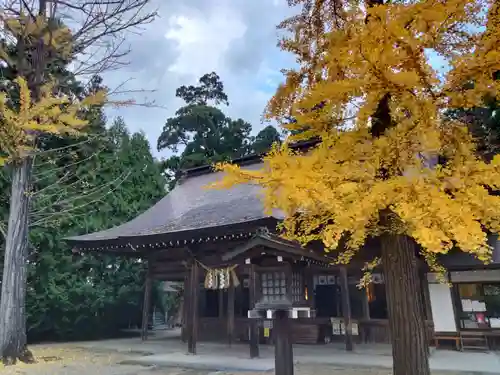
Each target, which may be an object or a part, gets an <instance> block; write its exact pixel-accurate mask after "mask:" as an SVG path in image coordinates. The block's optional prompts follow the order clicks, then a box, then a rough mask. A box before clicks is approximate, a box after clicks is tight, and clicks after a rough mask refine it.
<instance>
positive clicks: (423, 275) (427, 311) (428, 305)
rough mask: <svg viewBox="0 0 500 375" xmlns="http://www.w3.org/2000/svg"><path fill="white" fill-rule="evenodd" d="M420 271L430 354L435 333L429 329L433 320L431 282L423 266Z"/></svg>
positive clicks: (423, 312) (428, 351)
mask: <svg viewBox="0 0 500 375" xmlns="http://www.w3.org/2000/svg"><path fill="white" fill-rule="evenodd" d="M419 266H420V270H419V276H420V288H421V290H422V292H421V296H422V304H421V305H422V307H423V311H422V314H423V315H424V319H425V337H426V339H427V353H430V344H431V342H432V338H433V336H434V335H433V331H431V330H430V329H429V324H428V321H429V320H432V311H431V296H430V294H429V282H428V281H427V274H426V273H425V270H423V269H422V268H423V265H421V264H419Z"/></svg>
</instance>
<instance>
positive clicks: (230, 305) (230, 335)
mask: <svg viewBox="0 0 500 375" xmlns="http://www.w3.org/2000/svg"><path fill="white" fill-rule="evenodd" d="M233 340H234V284H233V280H231V281H230V283H229V289H228V291H227V341H228V344H229V346H231V345H232V343H233Z"/></svg>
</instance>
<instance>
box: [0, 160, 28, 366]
mask: <svg viewBox="0 0 500 375" xmlns="http://www.w3.org/2000/svg"><path fill="white" fill-rule="evenodd" d="M31 170H32V164H31V160H30V159H28V158H26V159H24V160H23V161H21V162H19V163H17V164H13V165H12V185H11V197H10V210H9V224H8V229H7V238H6V240H5V259H4V265H3V280H2V294H1V300H0V357H1V358H2V361H3V363H4V364H6V365H10V364H14V363H16V362H17V360H21V361H23V362H33V361H34V359H33V356H32V354H31V353H30V352H29V350H28V349H27V347H26V311H25V300H26V279H27V263H26V261H27V258H28V224H29V223H28V220H29V219H28V215H29V203H30V198H29V195H28V194H27V192H28V191H29V188H30V177H31Z"/></svg>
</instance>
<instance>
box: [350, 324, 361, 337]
mask: <svg viewBox="0 0 500 375" xmlns="http://www.w3.org/2000/svg"><path fill="white" fill-rule="evenodd" d="M351 326H352V334H353V336H357V335H359V329H358V323H352V324H351Z"/></svg>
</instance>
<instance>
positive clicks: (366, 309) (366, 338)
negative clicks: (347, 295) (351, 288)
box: [358, 285, 372, 343]
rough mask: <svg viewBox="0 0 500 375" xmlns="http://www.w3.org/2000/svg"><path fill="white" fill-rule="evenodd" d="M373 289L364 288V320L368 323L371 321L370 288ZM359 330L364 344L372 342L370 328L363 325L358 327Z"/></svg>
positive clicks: (368, 286)
mask: <svg viewBox="0 0 500 375" xmlns="http://www.w3.org/2000/svg"><path fill="white" fill-rule="evenodd" d="M370 287H372V286H371V285H367V286H366V287H365V288H364V290H363V291H364V293H363V295H362V297H361V298H362V306H361V307H362V310H363V320H364V321H367V320H370V301H369V300H368V288H370ZM358 330H359V332H360V333H361V334H362V340H363V342H365V343H366V342H368V341H370V328H369V326H364V327H363V324H362V323H361V324H359V325H358Z"/></svg>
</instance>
